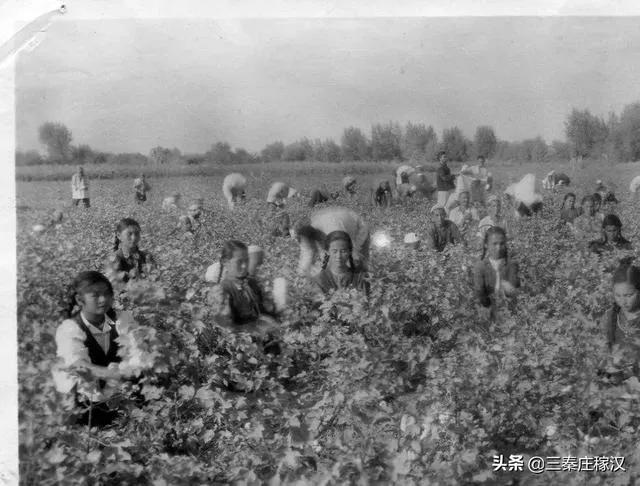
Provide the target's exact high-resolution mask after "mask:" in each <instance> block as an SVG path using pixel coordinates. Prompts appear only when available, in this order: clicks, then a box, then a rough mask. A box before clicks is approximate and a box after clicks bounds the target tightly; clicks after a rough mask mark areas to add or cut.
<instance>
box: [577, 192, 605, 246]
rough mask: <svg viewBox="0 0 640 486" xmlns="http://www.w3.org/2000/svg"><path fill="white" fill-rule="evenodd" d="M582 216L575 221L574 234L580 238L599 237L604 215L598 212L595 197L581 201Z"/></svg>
mask: <svg viewBox="0 0 640 486" xmlns="http://www.w3.org/2000/svg"><path fill="white" fill-rule="evenodd" d="M580 206H581V214H580V216H578V217H577V218H576V219H574V220H573V224H572V228H573V233H574V234H575V235H576V237H578V238H585V237H589V236H597V235H598V234H599V233H600V229H601V227H602V220H603V219H604V215H603V214H602V213H599V212H597V211H596V201H595V197H594V196H593V195H589V196H585V197H583V198H582V201H581V204H580Z"/></svg>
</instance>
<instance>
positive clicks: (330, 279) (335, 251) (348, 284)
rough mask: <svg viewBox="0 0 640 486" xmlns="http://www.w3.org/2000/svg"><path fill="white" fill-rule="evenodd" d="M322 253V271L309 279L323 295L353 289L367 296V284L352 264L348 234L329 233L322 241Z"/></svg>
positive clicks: (351, 251)
mask: <svg viewBox="0 0 640 486" xmlns="http://www.w3.org/2000/svg"><path fill="white" fill-rule="evenodd" d="M324 251H325V255H324V259H323V261H322V270H321V271H320V273H318V274H317V275H315V276H313V277H312V278H311V280H312V281H313V282H314V283H315V284H316V285H317V286H318V287H319V288H320V290H321V291H322V293H323V294H325V295H327V294H329V293H330V292H332V291H334V290H338V289H343V288H355V289H358V290H361V291H363V292H365V294H367V295H368V294H369V282H368V281H367V279H366V277H365V274H364V273H363V272H360V271H358V270H357V269H356V266H355V264H354V262H353V244H352V242H351V238H350V237H349V234H348V233H346V232H344V231H333V232H331V233H329V234H328V235H327V237H326V238H325V240H324Z"/></svg>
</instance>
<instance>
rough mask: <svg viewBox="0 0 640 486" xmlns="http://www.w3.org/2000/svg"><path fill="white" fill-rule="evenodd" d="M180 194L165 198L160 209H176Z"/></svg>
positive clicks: (176, 193)
mask: <svg viewBox="0 0 640 486" xmlns="http://www.w3.org/2000/svg"><path fill="white" fill-rule="evenodd" d="M180 198H181V196H180V193H179V192H174V193H173V194H171V196H168V197H165V198H164V199H163V200H162V209H178V207H179V205H180Z"/></svg>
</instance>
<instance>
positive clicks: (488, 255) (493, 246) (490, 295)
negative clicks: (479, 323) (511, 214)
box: [473, 226, 520, 320]
mask: <svg viewBox="0 0 640 486" xmlns="http://www.w3.org/2000/svg"><path fill="white" fill-rule="evenodd" d="M473 284H474V291H475V294H476V298H477V300H478V308H479V312H480V316H481V317H482V318H483V319H485V320H495V318H496V309H497V304H498V302H499V301H500V300H501V299H504V298H505V297H508V296H512V295H515V293H516V292H517V290H516V289H518V288H519V287H520V276H519V269H518V264H517V263H516V262H514V261H511V260H510V259H509V256H508V253H507V234H506V232H505V231H504V230H503V229H502V228H500V227H499V226H492V227H491V228H489V229H488V230H487V231H486V233H485V234H484V242H483V247H482V258H481V259H480V261H479V262H477V263H476V265H475V267H474V269H473Z"/></svg>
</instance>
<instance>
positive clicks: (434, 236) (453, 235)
mask: <svg viewBox="0 0 640 486" xmlns="http://www.w3.org/2000/svg"><path fill="white" fill-rule="evenodd" d="M431 220H432V223H431V226H430V227H429V233H428V237H427V243H428V245H429V247H430V248H431V249H432V250H435V251H437V252H441V251H443V250H444V249H445V247H446V246H447V245H457V244H460V243H464V240H463V239H462V235H461V234H460V231H459V230H458V227H457V226H456V225H455V223H453V222H452V221H450V220H448V219H447V213H446V212H445V210H444V208H443V207H442V206H439V205H437V204H436V205H435V206H434V207H432V208H431Z"/></svg>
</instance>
